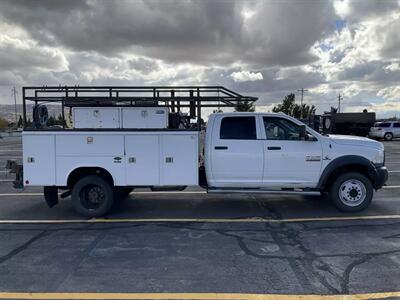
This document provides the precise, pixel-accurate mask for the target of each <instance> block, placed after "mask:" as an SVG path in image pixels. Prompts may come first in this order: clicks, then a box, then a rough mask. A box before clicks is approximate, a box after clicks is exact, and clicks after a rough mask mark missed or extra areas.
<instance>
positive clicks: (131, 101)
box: [22, 86, 257, 129]
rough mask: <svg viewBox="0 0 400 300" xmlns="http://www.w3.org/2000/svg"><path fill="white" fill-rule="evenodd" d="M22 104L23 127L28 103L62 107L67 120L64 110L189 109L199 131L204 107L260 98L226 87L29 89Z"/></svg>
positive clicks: (175, 110)
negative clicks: (132, 107)
mask: <svg viewBox="0 0 400 300" xmlns="http://www.w3.org/2000/svg"><path fill="white" fill-rule="evenodd" d="M22 101H23V121H24V124H27V118H26V104H27V102H34V103H35V104H59V105H61V113H62V117H63V120H64V121H65V115H64V108H65V107H68V108H71V107H79V106H81V107H82V106H83V107H97V106H102V107H107V106H110V107H115V106H163V107H169V108H170V109H171V112H179V111H181V109H182V108H189V111H190V117H192V118H197V126H198V129H200V124H201V108H203V107H214V108H220V107H234V106H235V105H236V104H237V103H239V102H247V103H254V102H255V101H257V98H256V97H250V96H243V95H241V94H239V93H237V92H234V91H232V90H230V89H227V88H225V87H223V86H152V87H149V86H147V87H146V86H41V87H38V86H27V87H23V88H22ZM64 123H65V122H64ZM24 127H25V125H24Z"/></svg>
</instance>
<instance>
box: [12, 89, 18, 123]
mask: <svg viewBox="0 0 400 300" xmlns="http://www.w3.org/2000/svg"><path fill="white" fill-rule="evenodd" d="M17 93H18V92H17V90H16V89H15V86H14V87H13V88H12V90H11V96H14V109H15V126H17V124H18V116H17V114H18V113H17Z"/></svg>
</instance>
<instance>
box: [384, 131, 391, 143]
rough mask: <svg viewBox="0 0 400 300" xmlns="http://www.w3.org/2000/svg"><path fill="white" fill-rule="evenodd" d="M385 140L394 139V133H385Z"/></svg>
mask: <svg viewBox="0 0 400 300" xmlns="http://www.w3.org/2000/svg"><path fill="white" fill-rule="evenodd" d="M383 138H384V139H385V141H391V140H392V139H393V134H392V133H391V132H388V133H385V136H384V137H383Z"/></svg>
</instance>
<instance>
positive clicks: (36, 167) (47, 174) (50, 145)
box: [22, 133, 56, 186]
mask: <svg viewBox="0 0 400 300" xmlns="http://www.w3.org/2000/svg"><path fill="white" fill-rule="evenodd" d="M22 147H23V166H24V167H23V168H24V184H25V185H38V186H49V185H55V180H56V179H55V173H56V171H55V142H54V135H42V134H26V133H24V134H23V136H22ZM27 181H28V182H29V183H27Z"/></svg>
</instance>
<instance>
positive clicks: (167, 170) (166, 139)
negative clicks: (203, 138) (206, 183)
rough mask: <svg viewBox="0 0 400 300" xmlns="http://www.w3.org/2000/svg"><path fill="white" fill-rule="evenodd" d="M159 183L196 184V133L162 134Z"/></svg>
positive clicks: (197, 148) (197, 147) (197, 153)
mask: <svg viewBox="0 0 400 300" xmlns="http://www.w3.org/2000/svg"><path fill="white" fill-rule="evenodd" d="M160 144H161V185H197V184H198V157H199V152H198V150H199V146H198V134H197V133H196V134H180V135H178V134H177V135H162V136H160Z"/></svg>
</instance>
